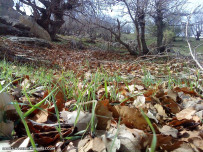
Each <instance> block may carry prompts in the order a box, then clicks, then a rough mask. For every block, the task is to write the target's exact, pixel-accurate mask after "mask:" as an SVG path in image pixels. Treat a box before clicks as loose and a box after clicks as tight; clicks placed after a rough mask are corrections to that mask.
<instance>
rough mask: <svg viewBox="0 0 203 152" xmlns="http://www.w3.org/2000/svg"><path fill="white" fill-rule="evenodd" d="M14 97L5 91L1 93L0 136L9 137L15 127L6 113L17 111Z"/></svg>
mask: <svg viewBox="0 0 203 152" xmlns="http://www.w3.org/2000/svg"><path fill="white" fill-rule="evenodd" d="M11 102H13V98H12V97H11V96H10V95H9V94H7V93H5V92H3V93H0V136H3V137H9V136H11V133H12V131H13V129H14V123H13V121H9V120H8V118H5V115H6V113H7V112H8V111H15V110H16V109H15V107H14V105H13V104H11Z"/></svg>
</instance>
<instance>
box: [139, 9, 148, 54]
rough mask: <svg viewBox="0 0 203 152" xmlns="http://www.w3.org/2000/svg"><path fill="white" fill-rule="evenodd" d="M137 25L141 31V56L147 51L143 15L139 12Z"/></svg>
mask: <svg viewBox="0 0 203 152" xmlns="http://www.w3.org/2000/svg"><path fill="white" fill-rule="evenodd" d="M139 24H140V29H141V37H140V39H141V43H142V53H143V55H145V54H147V53H149V49H148V48H147V44H146V40H145V15H144V12H143V11H141V13H140V15H139Z"/></svg>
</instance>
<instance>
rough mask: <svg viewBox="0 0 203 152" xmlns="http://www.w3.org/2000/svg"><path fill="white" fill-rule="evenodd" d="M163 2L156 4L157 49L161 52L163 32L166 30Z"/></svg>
mask: <svg viewBox="0 0 203 152" xmlns="http://www.w3.org/2000/svg"><path fill="white" fill-rule="evenodd" d="M161 9H162V6H161V3H159V2H158V3H157V4H156V17H155V24H156V27H157V33H156V34H157V35H156V36H157V50H158V52H160V51H161V50H160V48H161V47H162V44H163V32H164V22H163V12H162V10H161Z"/></svg>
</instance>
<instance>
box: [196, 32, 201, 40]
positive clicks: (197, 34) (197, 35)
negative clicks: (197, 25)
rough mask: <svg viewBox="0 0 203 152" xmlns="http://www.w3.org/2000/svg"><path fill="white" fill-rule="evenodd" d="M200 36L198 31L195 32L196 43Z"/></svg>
mask: <svg viewBox="0 0 203 152" xmlns="http://www.w3.org/2000/svg"><path fill="white" fill-rule="evenodd" d="M200 36H201V32H200V31H197V32H196V40H197V41H200Z"/></svg>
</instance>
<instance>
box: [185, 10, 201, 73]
mask: <svg viewBox="0 0 203 152" xmlns="http://www.w3.org/2000/svg"><path fill="white" fill-rule="evenodd" d="M192 14H193V13H191V14H190V16H188V20H187V23H186V31H185V32H186V42H187V44H188V47H189V51H190V55H191V56H192V58H193V60H194V61H195V63H196V64H197V66H198V67H199V68H200V70H202V71H203V67H202V66H201V64H200V63H199V62H198V60H197V58H196V57H195V55H194V54H193V52H192V47H191V44H190V42H189V38H188V25H189V19H190V18H191V15H192Z"/></svg>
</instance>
